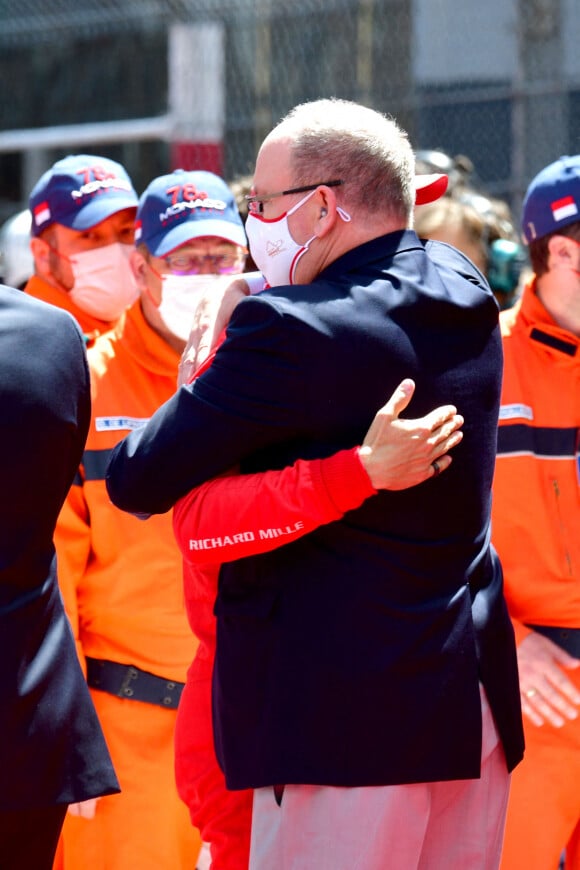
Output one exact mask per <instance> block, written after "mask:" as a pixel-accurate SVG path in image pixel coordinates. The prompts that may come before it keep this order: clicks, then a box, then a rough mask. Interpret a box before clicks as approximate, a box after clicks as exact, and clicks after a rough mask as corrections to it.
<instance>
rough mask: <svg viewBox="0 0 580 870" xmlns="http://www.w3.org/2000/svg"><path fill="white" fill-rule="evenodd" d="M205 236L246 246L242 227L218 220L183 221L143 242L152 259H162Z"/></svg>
mask: <svg viewBox="0 0 580 870" xmlns="http://www.w3.org/2000/svg"><path fill="white" fill-rule="evenodd" d="M205 236H215V237H216V238H218V239H223V240H224V241H226V242H231V243H232V244H234V245H239V246H240V247H242V248H247V246H248V242H247V239H246V234H245V232H244V228H243V226H238V225H237V224H234V223H231V222H230V221H220V220H195V221H194V220H190V221H183V222H182V223H180V224H178V225H177V226H176V227H173V229H172V230H169V232H167V233H163V234H158V235H157V236H155V237H154V238H152V239H144V240H143V241H144V243H145V245H146V246H147V248H148V249H149V251H150V252H151V253H152V254H153V256H154V257H164V256H165V255H166V254H169V253H171V251H174V250H175V248H178V247H179V246H180V245H184V244H185V243H186V242H191V241H193V239H200V238H204V237H205Z"/></svg>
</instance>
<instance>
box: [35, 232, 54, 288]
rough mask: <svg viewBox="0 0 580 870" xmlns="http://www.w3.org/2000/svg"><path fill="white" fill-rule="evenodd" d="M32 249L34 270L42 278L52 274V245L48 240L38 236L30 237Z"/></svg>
mask: <svg viewBox="0 0 580 870" xmlns="http://www.w3.org/2000/svg"><path fill="white" fill-rule="evenodd" d="M30 250H31V251H32V257H33V259H34V271H35V272H36V274H37V275H38V276H40V277H41V278H46V277H48V276H49V275H51V274H52V273H51V271H50V247H49V244H48V242H46V241H45V240H44V239H40V238H37V237H36V236H35V237H34V238H32V239H30Z"/></svg>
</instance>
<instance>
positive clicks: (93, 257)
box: [69, 242, 139, 321]
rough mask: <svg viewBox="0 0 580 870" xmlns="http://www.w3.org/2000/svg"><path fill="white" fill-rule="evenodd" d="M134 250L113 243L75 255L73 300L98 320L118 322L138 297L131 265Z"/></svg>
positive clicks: (71, 293) (71, 294)
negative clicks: (130, 259) (130, 258)
mask: <svg viewBox="0 0 580 870" xmlns="http://www.w3.org/2000/svg"><path fill="white" fill-rule="evenodd" d="M132 250H133V246H132V245H123V244H121V243H120V242H114V243H113V244H112V245H103V247H101V248H94V249H93V250H90V251H81V252H80V253H78V254H74V256H72V257H71V258H70V264H71V268H72V272H73V276H74V286H73V287H72V289H71V290H70V291H69V295H70V298H71V299H72V301H73V302H74V303H75V304H76V305H78V307H79V308H81V309H82V310H83V311H86V313H87V314H92V316H93V317H98V318H99V320H106V321H111V320H117V318H119V317H120V316H121V314H122V313H123V311H125V309H126V308H128V307H129V305H132V304H133V302H135V300H136V299H137V296H138V295H139V291H138V289H137V284H136V281H135V276H134V275H133V272H132V270H131V265H130V263H129V257H130V255H131V252H132Z"/></svg>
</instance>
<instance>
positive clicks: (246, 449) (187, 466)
mask: <svg viewBox="0 0 580 870" xmlns="http://www.w3.org/2000/svg"><path fill="white" fill-rule="evenodd" d="M301 337H302V333H301V332H300V329H299V326H298V324H297V323H296V322H295V320H294V319H293V318H292V317H291V316H288V314H287V313H284V312H283V311H280V310H279V309H278V308H277V307H276V306H275V305H274V304H272V302H271V301H266V300H264V298H263V297H260V296H256V297H249V298H247V299H244V300H243V301H242V302H240V303H239V305H238V306H237V308H236V309H235V311H234V313H233V315H232V320H231V322H230V325H229V327H228V331H227V338H226V340H225V342H224V343H223V344H222V346H221V347H220V348H219V349H218V351H217V353H216V355H215V358H214V359H213V362H212V365H211V366H210V368H209V369H208V370H207V371H205V372H204V373H203V374H202V375H201V377H199V378H197V379H196V380H195V381H194V382H193V383H192V384H188V385H184V386H182V387H180V388H179V390H178V391H177V392H176V393H175V394H174V396H172V398H171V399H169V400H168V401H167V402H166V403H165V404H164V405H162V406H161V407H160V408H159V409H158V410H157V411H156V413H155V414H154V415H153V416H152V417H151V419H150V420H149V421H148V423H146V424H145V426H143V427H142V428H140V429H138V430H136V431H134V432H131V433H130V434H129V435H128V436H127V437H126V438H125V439H124V440H123V441H121V442H120V443H119V444H118V445H117V446H116V447H115V449H114V450H113V452H112V456H111V459H110V462H109V465H108V469H107V474H106V482H107V489H108V492H109V497H110V498H111V500H112V502H113V503H114V504H115V505H117V507H119V508H120V509H121V510H125V511H128V512H130V513H134V514H137V515H140V516H143V515H151V514H154V513H164V512H166V511H168V510H169V509H170V508H172V507H173V506H174V505H175V503H176V502H177V500H178V499H179V498H181V497H182V496H184V495H185V494H186V493H187V492H189V491H190V490H191V489H193V488H194V487H196V486H199V485H200V484H201V483H204V482H205V481H207V480H210V479H212V478H214V477H216V476H218V475H220V474H223V473H224V472H226V471H228V470H229V469H231V468H234V467H238V466H239V465H240V464H241V462H242V461H243V460H244V459H245V458H246V457H248V456H251V455H252V454H253V453H255V452H256V451H258V450H260V449H262V448H264V447H266V446H269V445H272V444H276V443H281V442H284V441H287V440H291V439H293V438H299V437H300V436H301V435H302V434H303V432H304V431H306V429H305V427H306V426H307V423H308V420H309V410H308V409H309V407H310V402H311V398H310V395H309V384H308V377H307V373H306V371H307V363H304V360H303V357H304V354H305V352H306V351H305V349H303V348H302V347H301V346H300V345H301Z"/></svg>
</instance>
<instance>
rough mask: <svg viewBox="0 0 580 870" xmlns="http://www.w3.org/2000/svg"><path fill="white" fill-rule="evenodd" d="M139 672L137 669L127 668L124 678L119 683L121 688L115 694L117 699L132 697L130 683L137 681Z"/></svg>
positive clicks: (130, 666)
mask: <svg viewBox="0 0 580 870" xmlns="http://www.w3.org/2000/svg"><path fill="white" fill-rule="evenodd" d="M138 677H139V672H138V670H137V668H134V667H132V665H129V667H128V668H127V670H126V673H125V676H124V677H123V681H122V683H121V688H120V689H119V691H118V692H117V695H118V697H119V698H130V697H131V696H132V695H133V689H132V688H131V683H132V682H133V681H134V680H136V679H138Z"/></svg>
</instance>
